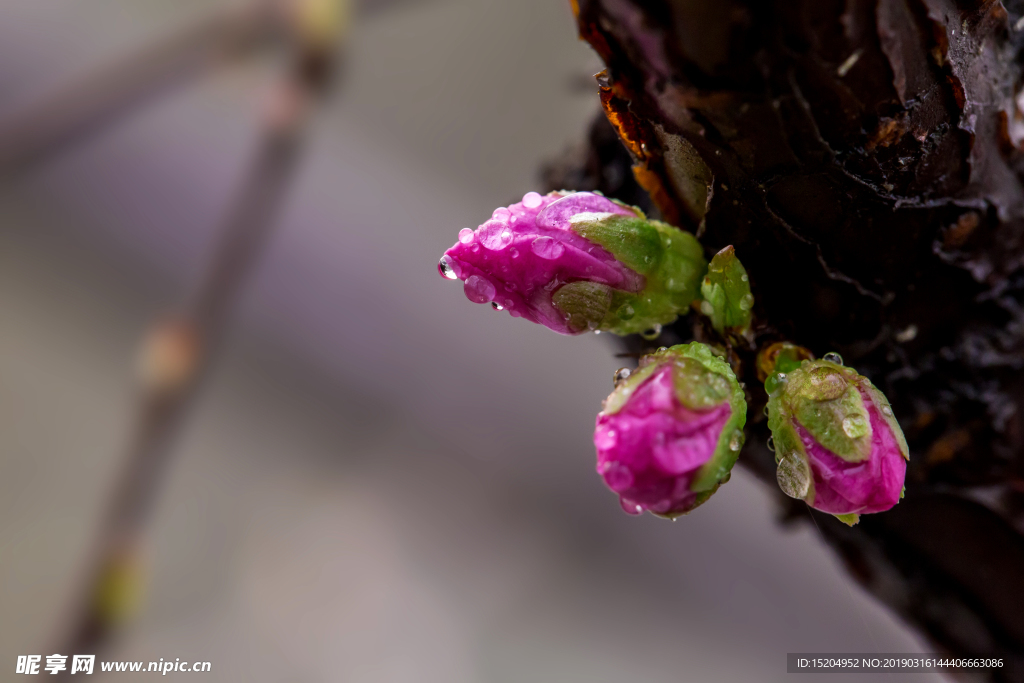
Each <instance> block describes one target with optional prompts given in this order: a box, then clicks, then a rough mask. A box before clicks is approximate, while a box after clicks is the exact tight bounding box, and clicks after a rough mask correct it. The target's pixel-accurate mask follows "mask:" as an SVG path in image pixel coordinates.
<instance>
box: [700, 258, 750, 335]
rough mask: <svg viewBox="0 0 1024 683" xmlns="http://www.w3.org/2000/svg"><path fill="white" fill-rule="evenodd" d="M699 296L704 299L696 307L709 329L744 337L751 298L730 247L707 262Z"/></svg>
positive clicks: (742, 270) (738, 263)
mask: <svg viewBox="0 0 1024 683" xmlns="http://www.w3.org/2000/svg"><path fill="white" fill-rule="evenodd" d="M700 292H701V294H702V295H703V296H704V301H702V302H701V304H700V310H701V313H703V314H704V315H706V316H708V317H709V318H710V319H711V326H712V327H713V328H714V329H715V331H716V332H718V333H719V334H725V333H726V331H729V332H734V333H736V334H744V333H745V332H746V331H747V330H748V329H750V321H751V317H752V316H751V313H750V309H751V308H753V307H754V295H753V294H751V293H750V278H749V277H747V270H746V268H744V267H743V264H742V263H740V260H739V259H738V258H736V250H735V249H733V247H732V245H729V246H728V247H726V248H725V249H722V250H721V251H720V252H718V253H717V254H715V255H714V257H713V258H712V259H711V263H709V264H708V274H707V275H705V276H704V282H703V283H701V286H700Z"/></svg>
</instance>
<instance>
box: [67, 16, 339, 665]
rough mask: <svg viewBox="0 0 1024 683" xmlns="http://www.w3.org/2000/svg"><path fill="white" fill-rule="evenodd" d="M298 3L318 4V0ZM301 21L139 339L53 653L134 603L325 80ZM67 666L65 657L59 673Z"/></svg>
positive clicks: (316, 44) (91, 642)
mask: <svg viewBox="0 0 1024 683" xmlns="http://www.w3.org/2000/svg"><path fill="white" fill-rule="evenodd" d="M296 4H297V5H306V6H322V4H323V0H303V1H302V2H300V3H296ZM339 4H342V3H339ZM300 9H301V8H300ZM318 16H319V15H318ZM320 18H323V17H322V16H321V17H320ZM314 19H315V17H314ZM304 20H305V21H298V20H296V21H295V22H294V26H295V32H294V40H295V47H294V48H293V51H294V54H293V57H292V61H291V65H290V67H289V70H288V71H287V73H286V74H284V75H283V76H282V77H281V78H280V80H279V82H278V83H277V84H276V89H275V90H274V92H273V93H272V98H271V100H270V102H269V106H268V107H267V109H266V110H265V111H264V114H263V115H264V124H263V125H264V132H263V136H262V140H261V142H260V145H259V149H258V151H257V153H256V156H255V159H254V160H253V162H252V166H251V168H250V171H249V173H248V174H247V176H246V178H245V180H244V182H243V184H242V186H241V188H240V190H239V193H238V196H237V197H236V199H235V202H234V204H233V207H232V209H231V211H230V212H229V214H228V215H227V217H226V221H225V224H224V227H223V229H222V232H221V238H220V241H219V244H218V246H217V248H216V251H215V253H214V255H213V258H212V259H211V262H210V265H209V268H208V271H207V273H206V276H205V277H204V278H203V279H202V280H201V281H200V283H199V285H198V287H197V288H196V290H195V293H194V294H193V296H191V297H190V298H189V300H188V301H187V302H186V304H185V306H184V307H183V308H182V310H181V311H180V312H179V313H177V314H176V315H174V316H172V317H170V318H168V319H166V320H164V321H163V322H160V323H158V324H157V325H155V326H154V328H153V329H152V330H151V332H150V334H149V335H148V337H147V339H146V340H145V341H144V343H143V345H142V353H141V356H140V365H139V375H140V384H141V395H140V405H139V410H138V416H137V418H136V425H135V429H134V433H133V436H132V438H131V441H130V443H129V447H128V453H127V456H126V462H125V467H124V470H123V471H122V473H121V476H120V479H119V480H118V483H117V485H116V487H115V490H114V494H113V498H112V501H111V505H110V508H109V509H108V511H107V513H106V516H105V517H104V518H103V521H102V524H101V529H100V532H99V534H98V540H97V542H96V544H95V546H94V551H93V556H92V559H91V561H90V563H89V565H88V566H89V570H88V572H87V573H86V574H85V576H84V578H85V580H84V582H83V587H82V589H81V591H80V597H79V599H78V602H77V604H75V605H74V611H73V612H72V616H71V619H70V620H69V622H68V630H67V633H66V634H65V635H64V637H63V638H62V639H61V640H60V648H59V649H58V652H60V653H68V654H69V655H71V654H95V652H96V651H97V650H98V649H100V648H101V647H102V645H103V644H104V643H105V641H106V640H107V639H108V637H109V636H110V634H111V633H112V632H113V631H114V630H115V628H116V627H117V626H118V625H120V624H121V623H122V622H123V621H124V619H125V618H126V617H127V616H128V613H129V612H130V611H131V609H132V607H133V604H134V603H135V602H137V597H138V595H137V594H138V592H139V585H140V579H141V569H140V558H141V545H142V543H143V541H144V539H145V530H146V527H147V522H148V519H149V517H150V515H151V514H152V511H153V508H154V502H155V498H156V494H157V493H158V488H159V482H160V474H161V472H163V471H164V470H165V469H166V468H167V466H168V463H169V456H170V448H169V447H170V445H171V442H172V440H173V437H174V435H175V432H176V430H177V427H178V425H179V424H180V422H181V420H182V418H183V417H184V416H185V413H186V412H187V409H188V407H189V405H190V403H191V399H192V397H193V396H194V395H195V393H196V390H197V388H198V386H199V384H200V381H201V379H202V377H203V375H204V374H205V373H204V371H205V370H206V369H207V368H208V367H209V365H210V360H211V356H212V353H213V352H214V351H215V349H216V347H217V345H218V342H219V341H220V339H221V337H222V335H223V332H224V330H225V326H226V323H227V321H228V318H229V313H230V309H231V306H232V303H233V301H234V299H235V297H236V294H237V292H238V290H239V288H240V287H241V285H242V284H243V282H244V280H245V277H246V275H247V273H248V272H249V271H250V270H251V267H252V265H253V263H254V261H255V260H256V259H257V257H258V256H259V253H260V251H261V248H262V246H263V245H264V244H265V242H266V239H267V236H268V233H269V231H270V229H271V228H272V226H273V223H274V221H275V218H276V214H277V211H278V209H279V208H280V206H281V202H282V199H283V197H284V195H285V191H286V189H287V186H288V183H289V181H290V179H291V178H292V176H293V172H294V169H295V166H296V162H297V160H298V158H299V155H300V152H301V149H302V142H303V138H304V133H305V129H306V126H305V123H306V121H307V119H308V113H309V110H310V105H311V104H312V102H313V100H314V99H315V98H316V97H317V96H318V95H320V94H322V93H323V92H324V91H325V90H326V87H327V84H328V81H329V76H330V74H331V68H330V67H331V62H332V60H331V57H332V56H333V52H334V49H333V48H334V41H333V40H328V38H331V37H332V36H331V35H330V34H329V33H328V32H326V31H323V30H322V27H320V28H317V27H316V25H315V21H310V17H308V16H307V17H305V18H304ZM70 668H71V665H70V660H69V663H68V670H67V671H65V672H63V674H64V675H65V676H67V675H69V674H70Z"/></svg>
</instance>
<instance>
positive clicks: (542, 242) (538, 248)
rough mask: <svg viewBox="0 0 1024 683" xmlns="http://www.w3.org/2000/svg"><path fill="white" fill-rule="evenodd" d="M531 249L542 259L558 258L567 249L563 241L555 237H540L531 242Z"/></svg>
mask: <svg viewBox="0 0 1024 683" xmlns="http://www.w3.org/2000/svg"><path fill="white" fill-rule="evenodd" d="M530 251H532V252H533V253H534V254H536V255H537V256H540V257H541V258H542V259H548V260H551V259H556V258H558V257H559V256H561V255H562V252H564V251H565V247H563V246H562V243H561V242H559V241H558V240H556V239H554V238H553V237H538V238H537V239H535V240H534V241H533V242H532V243H531V244H530Z"/></svg>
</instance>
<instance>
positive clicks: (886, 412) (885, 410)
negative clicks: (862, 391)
mask: <svg viewBox="0 0 1024 683" xmlns="http://www.w3.org/2000/svg"><path fill="white" fill-rule="evenodd" d="M882 414H883V415H885V416H886V417H892V408H890V407H889V406H887V405H885V406H882Z"/></svg>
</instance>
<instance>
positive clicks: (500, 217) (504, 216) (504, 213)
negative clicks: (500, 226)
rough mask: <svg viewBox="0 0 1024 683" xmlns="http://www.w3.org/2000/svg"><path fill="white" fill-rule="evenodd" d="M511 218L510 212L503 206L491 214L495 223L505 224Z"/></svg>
mask: <svg viewBox="0 0 1024 683" xmlns="http://www.w3.org/2000/svg"><path fill="white" fill-rule="evenodd" d="M511 217H512V212H511V211H509V210H508V208H506V207H504V206H499V207H498V208H497V209H495V210H494V213H492V214H491V218H493V219H494V220H496V221H501V222H502V223H507V222H508V219H509V218H511Z"/></svg>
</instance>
